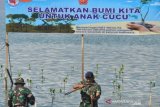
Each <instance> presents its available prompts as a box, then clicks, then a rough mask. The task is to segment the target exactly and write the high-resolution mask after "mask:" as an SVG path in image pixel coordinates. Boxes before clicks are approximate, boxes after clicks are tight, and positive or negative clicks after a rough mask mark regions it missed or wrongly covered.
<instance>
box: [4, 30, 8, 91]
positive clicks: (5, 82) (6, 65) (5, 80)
mask: <svg viewBox="0 0 160 107" xmlns="http://www.w3.org/2000/svg"><path fill="white" fill-rule="evenodd" d="M8 52H9V43H8V32H7V33H6V64H5V77H4V86H5V90H6V91H7V89H8V87H7V78H8V73H7V69H8Z"/></svg>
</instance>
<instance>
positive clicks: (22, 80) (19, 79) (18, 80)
mask: <svg viewBox="0 0 160 107" xmlns="http://www.w3.org/2000/svg"><path fill="white" fill-rule="evenodd" d="M14 84H15V85H17V84H25V82H24V79H23V78H17V79H16V82H15V83H14Z"/></svg>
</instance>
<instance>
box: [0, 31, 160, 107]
mask: <svg viewBox="0 0 160 107" xmlns="http://www.w3.org/2000/svg"><path fill="white" fill-rule="evenodd" d="M2 41H3V40H2ZM9 43H10V60H11V64H12V66H13V67H12V74H13V78H16V77H17V76H18V72H21V73H22V77H24V78H25V80H27V79H32V82H33V83H32V85H31V86H32V87H30V89H31V90H32V92H33V94H34V95H35V97H36V102H37V107H52V106H53V107H78V104H79V102H80V94H79V91H77V92H74V93H72V94H70V95H68V96H64V95H63V94H60V93H59V90H60V89H62V90H63V79H64V78H65V77H66V76H67V75H68V76H67V77H68V80H67V83H66V88H65V92H67V91H69V90H71V88H72V85H73V84H74V83H77V82H79V81H80V80H81V35H73V34H60V35H58V34H45V33H41V34H38V33H9ZM159 46H160V36H103V35H97V36H96V35H85V42H84V47H85V55H84V56H85V61H84V62H85V71H93V72H94V73H96V70H97V68H96V65H97V64H98V74H97V76H96V81H97V82H98V83H99V84H100V85H101V88H102V95H101V98H100V100H99V106H100V107H129V106H130V107H146V106H147V105H148V100H149V84H148V83H149V82H150V80H155V82H156V87H154V88H153V89H152V91H153V95H152V98H153V100H152V103H153V107H158V106H159V105H160V101H159V100H158V99H159V98H160V94H159V92H158V91H159V90H160V81H159V80H158V77H159V76H160V73H159V69H160V68H159V63H160V47H159ZM0 64H1V65H4V64H5V49H4V48H3V49H2V50H1V53H0ZM29 64H30V66H31V70H29V69H28V68H29V67H28V66H29ZM122 64H123V65H124V76H123V79H124V83H123V89H122V91H121V94H122V95H121V96H122V98H121V100H120V99H119V98H118V97H116V96H114V95H113V93H112V92H113V85H112V81H113V79H114V78H115V75H114V74H115V72H114V69H115V68H117V69H119V68H120V66H121V65H122ZM41 69H43V70H44V72H43V73H44V75H43V76H44V77H45V80H44V81H43V83H42V78H41V77H42V71H41ZM2 72H3V69H1V70H0V74H2ZM2 76H3V75H2ZM0 81H1V83H3V82H2V77H1V78H0ZM26 82H27V81H26ZM26 86H29V85H28V83H26ZM0 88H1V89H0V99H1V100H0V107H4V102H5V100H4V98H5V97H4V91H3V90H4V87H3V84H0ZM50 88H53V89H56V96H55V99H54V100H53V104H52V98H51V95H50V91H49V90H50ZM63 92H64V90H63ZM107 99H112V104H108V103H106V100H107ZM117 100H119V101H121V102H122V101H123V102H122V103H116V102H115V101H117ZM124 100H125V101H124ZM127 101H128V103H127ZM124 102H125V103H124ZM132 102H138V103H139V102H140V104H137V105H134V104H133V103H132Z"/></svg>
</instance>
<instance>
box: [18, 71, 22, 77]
mask: <svg viewBox="0 0 160 107" xmlns="http://www.w3.org/2000/svg"><path fill="white" fill-rule="evenodd" d="M18 77H19V78H21V77H22V70H19V71H18Z"/></svg>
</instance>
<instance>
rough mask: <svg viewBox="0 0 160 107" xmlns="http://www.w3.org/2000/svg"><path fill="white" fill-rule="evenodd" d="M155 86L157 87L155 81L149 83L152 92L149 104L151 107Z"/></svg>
mask: <svg viewBox="0 0 160 107" xmlns="http://www.w3.org/2000/svg"><path fill="white" fill-rule="evenodd" d="M155 86H156V83H155V81H150V82H149V92H150V95H149V102H148V105H149V107H152V88H154V87H155Z"/></svg>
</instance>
